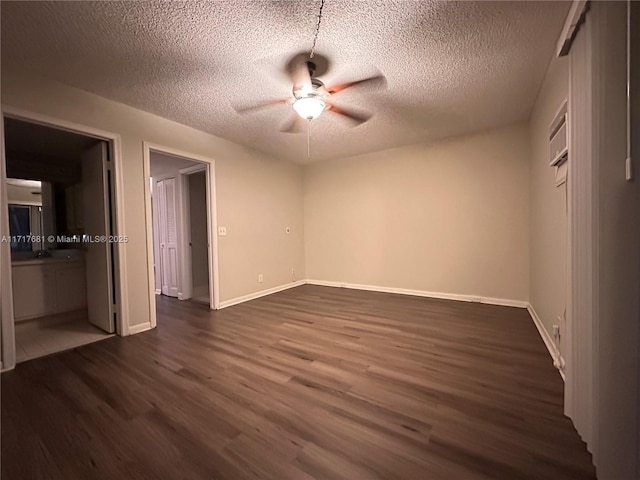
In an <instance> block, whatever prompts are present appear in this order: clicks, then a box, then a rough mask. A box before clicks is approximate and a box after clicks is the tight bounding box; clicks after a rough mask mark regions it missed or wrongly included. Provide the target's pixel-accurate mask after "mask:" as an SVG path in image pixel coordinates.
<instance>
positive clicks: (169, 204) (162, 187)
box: [156, 178, 178, 297]
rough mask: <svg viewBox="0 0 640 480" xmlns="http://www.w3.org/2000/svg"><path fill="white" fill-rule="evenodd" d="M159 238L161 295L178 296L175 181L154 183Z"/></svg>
mask: <svg viewBox="0 0 640 480" xmlns="http://www.w3.org/2000/svg"><path fill="white" fill-rule="evenodd" d="M156 187H157V189H156V190H157V191H158V219H159V227H160V228H159V232H158V233H159V236H160V264H161V265H160V271H161V275H162V294H163V295H167V296H169V297H177V296H178V231H177V225H176V179H175V178H167V179H164V180H160V181H158V182H157V183H156Z"/></svg>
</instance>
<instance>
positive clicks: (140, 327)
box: [129, 322, 153, 335]
mask: <svg viewBox="0 0 640 480" xmlns="http://www.w3.org/2000/svg"><path fill="white" fill-rule="evenodd" d="M152 328H153V327H152V326H151V322H147V323H142V324H140V325H134V326H133V327H129V335H135V334H136V333H142V332H146V331H147V330H151V329H152Z"/></svg>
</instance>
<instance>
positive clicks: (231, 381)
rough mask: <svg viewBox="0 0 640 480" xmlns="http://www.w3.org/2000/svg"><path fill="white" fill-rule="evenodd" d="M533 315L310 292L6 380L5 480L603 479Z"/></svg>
mask: <svg viewBox="0 0 640 480" xmlns="http://www.w3.org/2000/svg"><path fill="white" fill-rule="evenodd" d="M562 389H563V386H562V380H561V378H560V376H559V375H558V373H557V372H556V371H555V370H554V368H553V366H552V364H551V360H550V358H549V355H548V353H547V351H546V350H545V347H544V345H543V343H542V340H541V339H540V337H539V336H538V333H537V332H536V329H535V327H534V325H533V322H532V321H531V319H530V318H529V315H528V313H527V312H526V310H523V309H517V308H508V307H498V306H491V305H483V304H475V303H461V302H453V301H446V300H435V299H426V298H417V297H407V296H400V295H390V294H383V293H373V292H363V291H355V290H346V289H335V288H327V287H316V286H302V287H298V288H295V289H291V290H288V291H285V292H281V293H277V294H274V295H271V296H269V297H264V298H261V299H258V300H254V301H252V302H248V303H245V304H242V305H237V306H234V307H230V308H227V309H225V310H221V311H218V312H209V311H208V310H207V309H206V307H204V306H202V305H199V304H195V303H191V302H180V301H177V300H173V299H169V298H166V297H162V298H159V299H158V328H157V329H155V330H153V331H150V332H146V333H142V334H139V335H134V336H131V337H127V338H120V337H114V338H110V339H108V340H104V341H101V342H98V343H95V344H91V345H88V346H84V347H80V348H77V349H74V350H72V351H68V352H64V353H61V354H56V355H52V356H49V357H46V358H42V359H37V360H33V361H29V362H25V363H23V364H20V365H18V367H17V368H16V370H15V371H12V372H8V373H5V374H3V375H2V392H1V394H2V427H1V430H2V438H1V440H2V446H1V454H2V457H1V461H2V467H1V473H2V480H30V479H65V480H75V479H87V480H88V479H92V480H93V479H118V480H121V479H124V480H128V479H133V480H135V479H153V480H158V479H161V480H163V479H168V480H173V479H189V480H192V479H193V480H197V479H208V480H211V479H233V480H236V479H300V480H305V479H317V480H319V479H345V480H357V479H367V480H368V479H382V478H384V479H412V480H413V479H430V480H439V479H442V480H476V479H484V480H488V479H492V480H496V479H499V480H519V479H523V480H525V479H526V480H532V479H545V480H562V479H566V480H582V479H594V478H595V475H594V470H593V467H592V466H591V457H590V455H589V454H588V453H587V451H586V449H585V446H584V444H583V443H582V442H581V441H580V439H579V437H578V435H577V433H576V432H575V430H574V429H573V427H572V425H571V422H570V421H569V420H568V419H567V418H566V417H564V416H563V414H562Z"/></svg>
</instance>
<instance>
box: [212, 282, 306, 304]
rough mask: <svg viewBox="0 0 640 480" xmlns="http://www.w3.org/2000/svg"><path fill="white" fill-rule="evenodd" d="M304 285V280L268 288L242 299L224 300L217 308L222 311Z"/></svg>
mask: <svg viewBox="0 0 640 480" xmlns="http://www.w3.org/2000/svg"><path fill="white" fill-rule="evenodd" d="M305 283H307V282H306V281H305V280H298V281H297V282H291V283H285V284H284V285H279V286H277V287H273V288H268V289H267V290H261V291H259V292H255V293H250V294H249V295H243V296H242V297H236V298H232V299H231V300H225V301H224V302H220V307H219V308H220V309H222V308H227V307H231V306H233V305H238V304H239V303H244V302H248V301H250V300H255V299H256V298H260V297H265V296H267V295H271V294H272V293H278V292H282V291H283V290H288V289H290V288H294V287H299V286H300V285H304V284H305Z"/></svg>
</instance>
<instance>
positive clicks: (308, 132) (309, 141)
mask: <svg viewBox="0 0 640 480" xmlns="http://www.w3.org/2000/svg"><path fill="white" fill-rule="evenodd" d="M307 159H311V119H308V120H307Z"/></svg>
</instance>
